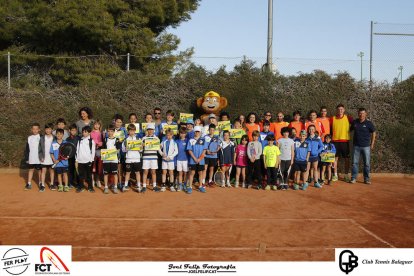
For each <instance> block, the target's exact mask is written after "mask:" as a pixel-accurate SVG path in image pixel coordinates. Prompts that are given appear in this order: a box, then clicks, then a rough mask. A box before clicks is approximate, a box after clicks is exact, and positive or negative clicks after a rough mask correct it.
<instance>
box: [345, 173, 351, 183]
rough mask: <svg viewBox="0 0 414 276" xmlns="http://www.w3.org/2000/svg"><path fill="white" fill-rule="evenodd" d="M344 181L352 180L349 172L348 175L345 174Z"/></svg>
mask: <svg viewBox="0 0 414 276" xmlns="http://www.w3.org/2000/svg"><path fill="white" fill-rule="evenodd" d="M344 181H345V182H349V181H350V179H349V175H348V174H346V175H345V177H344Z"/></svg>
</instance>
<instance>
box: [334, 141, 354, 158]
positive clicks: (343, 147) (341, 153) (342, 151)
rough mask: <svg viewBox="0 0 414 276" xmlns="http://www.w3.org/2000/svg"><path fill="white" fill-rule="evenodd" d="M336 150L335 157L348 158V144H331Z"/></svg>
mask: <svg viewBox="0 0 414 276" xmlns="http://www.w3.org/2000/svg"><path fill="white" fill-rule="evenodd" d="M333 144H334V146H335V148H336V154H335V157H341V158H349V155H350V150H349V142H333Z"/></svg>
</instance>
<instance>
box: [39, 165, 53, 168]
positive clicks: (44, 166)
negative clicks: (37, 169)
mask: <svg viewBox="0 0 414 276" xmlns="http://www.w3.org/2000/svg"><path fill="white" fill-rule="evenodd" d="M40 166H41V167H42V169H43V168H46V169H48V168H51V167H52V166H53V164H50V165H44V164H41V165H40Z"/></svg>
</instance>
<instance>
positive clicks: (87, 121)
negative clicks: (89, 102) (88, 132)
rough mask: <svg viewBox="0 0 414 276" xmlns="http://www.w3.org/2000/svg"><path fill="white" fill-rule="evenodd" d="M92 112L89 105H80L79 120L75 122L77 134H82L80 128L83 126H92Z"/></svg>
mask: <svg viewBox="0 0 414 276" xmlns="http://www.w3.org/2000/svg"><path fill="white" fill-rule="evenodd" d="M92 117H93V113H92V109H90V108H89V107H86V106H85V107H82V108H81V109H80V110H79V118H80V119H79V121H77V122H76V127H77V128H78V136H82V129H83V128H84V127H85V126H90V127H91V128H93V124H94V123H95V121H94V120H92Z"/></svg>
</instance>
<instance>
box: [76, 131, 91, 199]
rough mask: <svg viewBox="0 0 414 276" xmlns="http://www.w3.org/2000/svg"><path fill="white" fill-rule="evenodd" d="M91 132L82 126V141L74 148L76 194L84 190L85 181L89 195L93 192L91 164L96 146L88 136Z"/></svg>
mask: <svg viewBox="0 0 414 276" xmlns="http://www.w3.org/2000/svg"><path fill="white" fill-rule="evenodd" d="M91 132H92V129H91V127H90V126H84V127H83V128H82V139H81V140H79V141H78V144H77V146H76V163H75V166H76V167H77V169H78V174H79V183H78V188H77V189H76V192H77V193H80V192H83V191H84V190H85V181H86V182H87V183H88V191H89V192H91V193H93V192H95V190H94V189H93V186H92V163H93V160H94V159H95V148H96V145H95V142H94V141H93V140H92V138H91V136H90V134H91Z"/></svg>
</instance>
